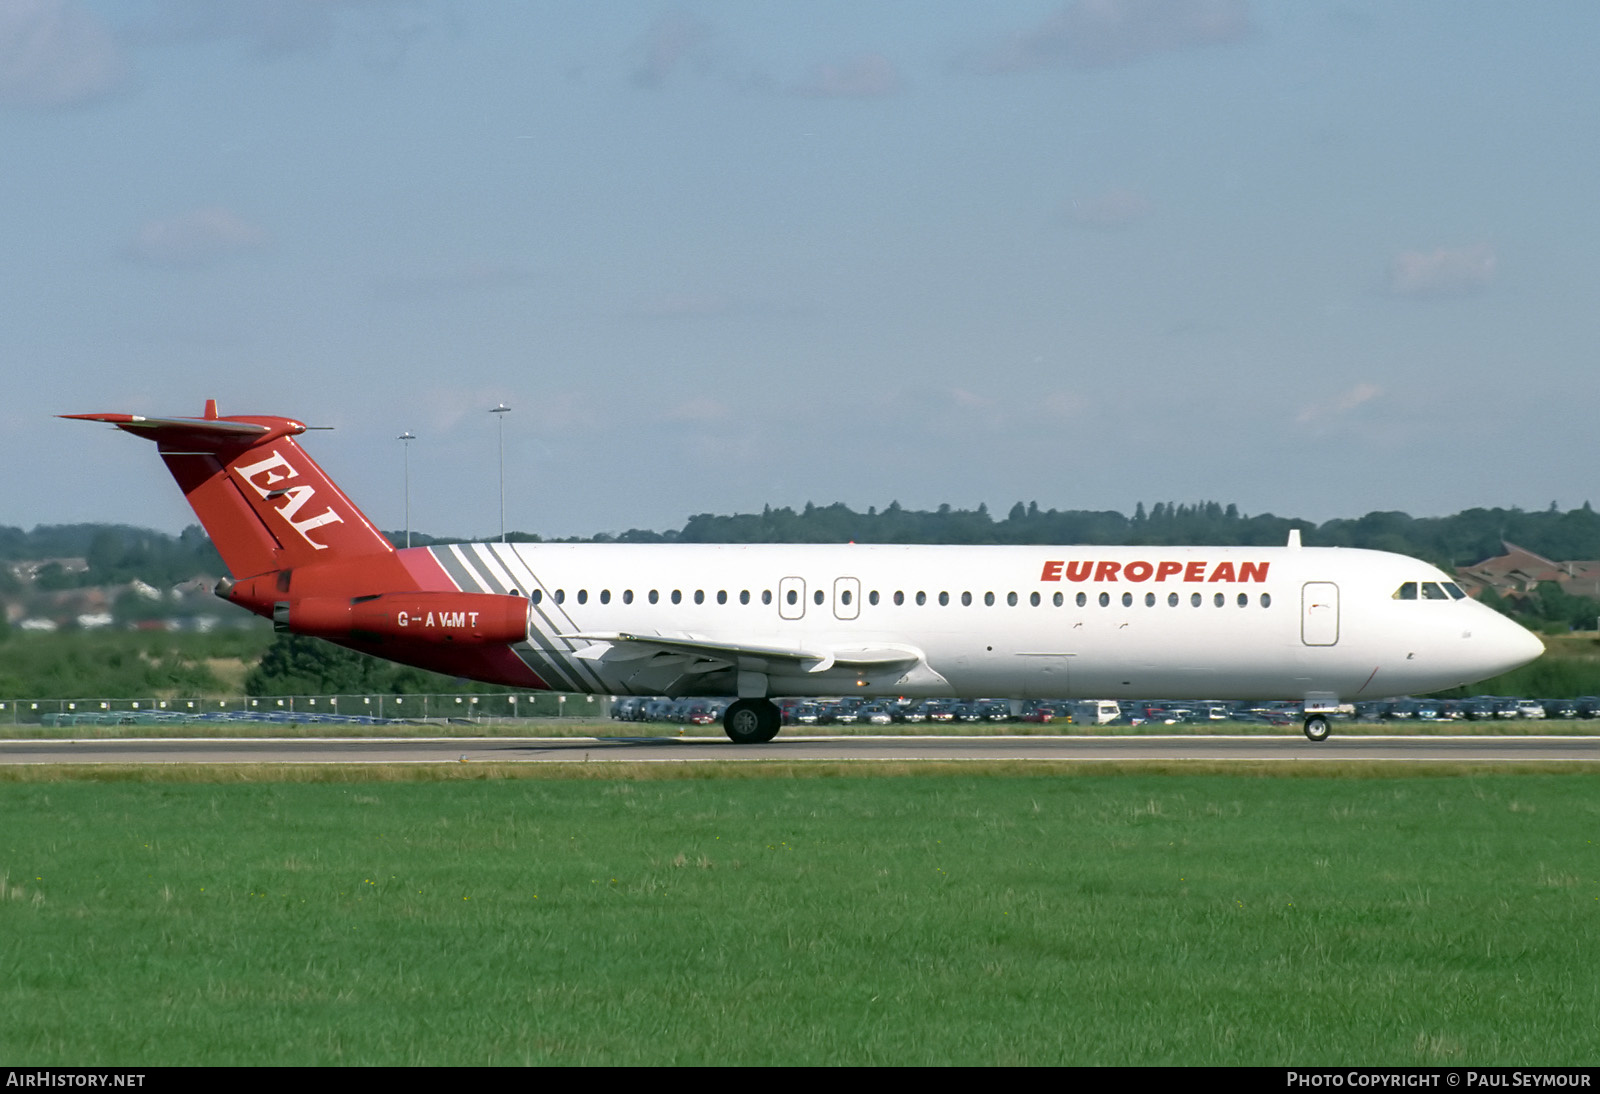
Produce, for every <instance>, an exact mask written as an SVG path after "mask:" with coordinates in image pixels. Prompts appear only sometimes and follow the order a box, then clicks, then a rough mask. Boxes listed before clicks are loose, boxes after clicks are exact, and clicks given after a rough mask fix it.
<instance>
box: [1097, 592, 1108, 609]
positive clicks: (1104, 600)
mask: <svg viewBox="0 0 1600 1094" xmlns="http://www.w3.org/2000/svg"><path fill="white" fill-rule="evenodd" d="M1100 606H1101V607H1102V608H1109V607H1110V606H1111V594H1110V593H1101V594H1100Z"/></svg>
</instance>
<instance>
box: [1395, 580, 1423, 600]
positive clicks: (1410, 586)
mask: <svg viewBox="0 0 1600 1094" xmlns="http://www.w3.org/2000/svg"><path fill="white" fill-rule="evenodd" d="M1394 598H1395V599H1396V600H1415V599H1416V598H1417V583H1416V582H1415V581H1408V582H1406V583H1405V584H1404V585H1402V586H1400V587H1399V588H1398V589H1396V590H1395V591H1394Z"/></svg>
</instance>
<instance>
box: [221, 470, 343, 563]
mask: <svg viewBox="0 0 1600 1094" xmlns="http://www.w3.org/2000/svg"><path fill="white" fill-rule="evenodd" d="M234 471H235V472H236V473H237V474H238V476H239V477H240V478H241V479H243V480H244V481H245V484H246V485H248V486H249V487H250V489H252V490H254V491H255V492H256V493H257V494H259V495H260V496H261V497H262V498H263V499H264V500H271V499H273V498H282V499H283V504H281V505H279V506H277V510H278V512H279V513H280V514H282V516H283V519H284V520H286V521H288V522H289V527H291V528H293V529H294V530H295V531H296V532H299V533H300V538H302V539H304V540H305V541H306V542H307V543H309V544H311V546H312V547H314V548H315V549H316V550H318V551H325V550H327V549H328V545H327V544H326V543H318V542H317V541H316V540H314V539H312V538H311V536H310V532H311V529H313V528H321V527H322V526H323V525H324V524H343V523H344V518H343V517H341V516H340V515H339V514H338V513H335V512H334V511H333V507H332V506H329V507H328V508H327V509H325V510H323V511H322V512H321V513H318V514H317V515H316V516H314V517H306V518H305V519H304V520H295V519H294V518H295V514H296V513H298V512H300V510H301V509H304V508H305V506H306V503H307V502H309V501H310V500H311V498H312V496H313V495H315V494H316V492H317V491H316V488H315V487H312V486H304V485H302V486H279V485H278V484H279V483H280V482H288V481H289V480H290V479H293V478H298V477H299V475H300V473H299V472H298V471H296V470H295V469H294V465H293V464H291V463H290V462H289V461H288V460H286V459H284V458H283V457H282V456H280V455H279V454H278V452H277V450H276V449H274V450H273V453H272V455H271V456H268V457H267V458H266V459H264V460H262V461H261V462H260V463H252V464H247V465H244V466H239V467H235V468H234ZM258 479H259V481H258Z"/></svg>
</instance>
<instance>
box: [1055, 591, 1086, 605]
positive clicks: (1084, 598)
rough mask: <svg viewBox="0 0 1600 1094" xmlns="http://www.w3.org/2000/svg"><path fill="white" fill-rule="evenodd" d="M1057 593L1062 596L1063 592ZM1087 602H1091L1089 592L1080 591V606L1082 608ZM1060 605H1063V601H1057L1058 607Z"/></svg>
mask: <svg viewBox="0 0 1600 1094" xmlns="http://www.w3.org/2000/svg"><path fill="white" fill-rule="evenodd" d="M1056 595H1057V596H1060V595H1061V594H1060V593H1057V594H1056ZM1087 603H1089V594H1087V593H1079V594H1078V607H1080V608H1081V607H1083V606H1084V605H1085V604H1087ZM1060 606H1061V602H1060V601H1059V600H1058V601H1056V607H1058V608H1059V607H1060Z"/></svg>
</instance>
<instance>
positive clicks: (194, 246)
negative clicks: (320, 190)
mask: <svg viewBox="0 0 1600 1094" xmlns="http://www.w3.org/2000/svg"><path fill="white" fill-rule="evenodd" d="M267 238H268V237H267V233H266V232H265V231H263V230H262V229H260V228H258V227H256V226H255V225H254V224H251V223H249V222H248V221H245V220H243V219H242V218H240V217H239V216H238V215H237V214H236V213H233V212H232V211H230V210H228V209H225V208H223V207H222V206H220V205H209V206H204V207H202V208H199V209H191V210H190V211H188V212H187V213H179V214H178V215H177V216H173V217H168V218H167V219H165V220H152V221H148V222H146V223H145V225H144V226H143V227H141V228H140V229H139V234H138V235H137V236H136V237H135V238H134V241H133V242H132V243H130V244H129V245H128V247H127V252H126V253H127V255H128V257H129V258H132V259H134V260H135V261H138V262H148V263H150V264H152V265H156V266H209V265H212V264H213V263H216V262H219V261H221V260H222V259H224V258H227V257H229V256H230V255H233V254H237V253H239V252H242V251H250V250H255V249H256V248H259V247H262V246H265V245H266V243H267Z"/></svg>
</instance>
